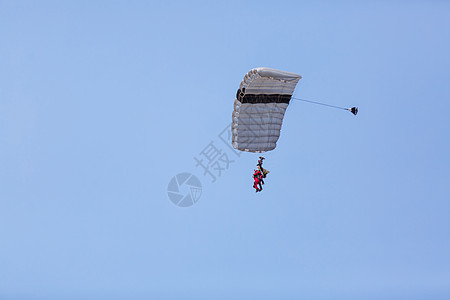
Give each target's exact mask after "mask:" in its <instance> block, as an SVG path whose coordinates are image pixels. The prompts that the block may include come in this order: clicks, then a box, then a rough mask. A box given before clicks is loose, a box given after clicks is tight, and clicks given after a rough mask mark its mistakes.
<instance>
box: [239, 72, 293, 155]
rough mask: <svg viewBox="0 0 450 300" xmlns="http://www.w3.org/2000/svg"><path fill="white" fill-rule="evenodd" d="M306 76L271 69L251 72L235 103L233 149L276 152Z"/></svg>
mask: <svg viewBox="0 0 450 300" xmlns="http://www.w3.org/2000/svg"><path fill="white" fill-rule="evenodd" d="M301 78H302V77H301V76H300V75H298V74H294V73H289V72H285V71H279V70H275V69H269V68H255V69H252V70H250V71H249V72H248V73H247V75H245V76H244V79H243V80H242V82H241V85H240V86H239V89H238V91H237V94H236V100H234V110H233V122H232V124H231V132H232V145H233V148H235V149H238V150H241V151H248V152H259V153H261V152H265V151H270V150H273V149H275V147H276V146H277V141H278V138H279V137H280V131H281V124H282V123H283V118H284V113H285V111H286V108H287V107H288V105H289V101H290V100H291V97H292V94H293V93H294V89H295V87H296V85H297V83H298V81H299V80H300V79H301Z"/></svg>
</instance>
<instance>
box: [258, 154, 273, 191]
mask: <svg viewBox="0 0 450 300" xmlns="http://www.w3.org/2000/svg"><path fill="white" fill-rule="evenodd" d="M264 159H265V158H264V157H262V156H260V157H259V160H258V164H257V165H256V166H257V167H258V169H259V170H260V171H261V180H262V184H264V180H263V178H266V176H267V174H269V173H270V172H269V171H268V170H266V169H264V168H263V167H262V164H263V160H264Z"/></svg>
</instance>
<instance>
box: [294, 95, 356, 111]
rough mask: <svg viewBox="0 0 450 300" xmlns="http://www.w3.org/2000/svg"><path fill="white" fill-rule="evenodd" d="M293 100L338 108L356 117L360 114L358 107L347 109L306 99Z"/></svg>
mask: <svg viewBox="0 0 450 300" xmlns="http://www.w3.org/2000/svg"><path fill="white" fill-rule="evenodd" d="M291 99H294V100H299V101H303V102H309V103H313V104H318V105H323V106H328V107H332V108H337V109H343V110H348V111H349V112H351V113H352V114H354V115H355V116H356V114H357V113H358V108H357V107H351V108H346V107H341V106H335V105H331V104H326V103H321V102H316V101H311V100H306V99H301V98H296V97H291Z"/></svg>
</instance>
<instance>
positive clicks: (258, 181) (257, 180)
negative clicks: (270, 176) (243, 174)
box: [253, 170, 262, 193]
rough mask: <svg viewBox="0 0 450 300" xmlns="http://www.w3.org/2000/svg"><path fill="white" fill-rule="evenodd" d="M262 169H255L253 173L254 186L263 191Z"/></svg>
mask: <svg viewBox="0 0 450 300" xmlns="http://www.w3.org/2000/svg"><path fill="white" fill-rule="evenodd" d="M261 176H262V174H261V171H260V170H255V173H254V174H253V179H254V180H255V183H254V184H253V187H254V188H255V190H256V193H257V192H261V191H262V185H261V184H262V179H261Z"/></svg>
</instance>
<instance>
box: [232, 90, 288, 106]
mask: <svg viewBox="0 0 450 300" xmlns="http://www.w3.org/2000/svg"><path fill="white" fill-rule="evenodd" d="M291 97H292V95H289V94H270V95H267V94H244V93H243V92H242V91H241V89H238V91H237V93H236V99H238V100H239V102H241V103H251V104H255V103H286V104H289V101H290V100H291Z"/></svg>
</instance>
